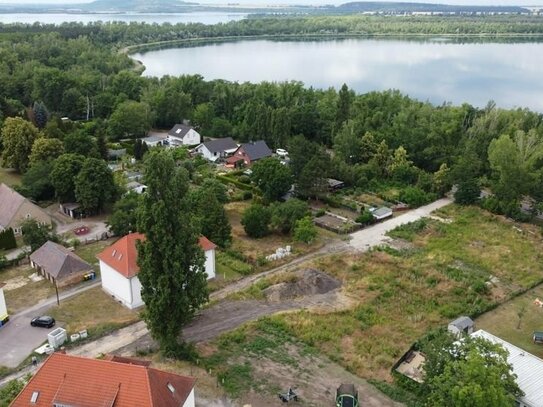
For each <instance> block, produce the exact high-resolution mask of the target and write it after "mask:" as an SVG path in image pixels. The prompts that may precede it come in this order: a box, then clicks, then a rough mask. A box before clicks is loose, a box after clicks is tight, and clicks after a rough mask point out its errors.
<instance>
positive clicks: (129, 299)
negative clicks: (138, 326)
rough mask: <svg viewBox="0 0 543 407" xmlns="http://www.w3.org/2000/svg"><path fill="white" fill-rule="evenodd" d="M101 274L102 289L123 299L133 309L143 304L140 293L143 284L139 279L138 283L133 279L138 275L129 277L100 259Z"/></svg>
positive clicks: (118, 298)
mask: <svg viewBox="0 0 543 407" xmlns="http://www.w3.org/2000/svg"><path fill="white" fill-rule="evenodd" d="M100 275H101V277H102V289H103V290H104V291H106V292H107V293H108V294H110V295H113V297H114V298H115V299H116V300H117V301H121V302H122V304H123V305H124V306H125V307H128V308H130V309H132V308H136V307H139V306H140V305H143V302H142V301H141V293H140V290H141V284H140V283H139V281H138V282H137V283H133V282H132V281H131V280H134V279H136V280H137V277H133V278H132V279H128V278H126V277H124V276H122V275H121V274H119V273H118V272H117V271H115V270H114V269H113V268H112V267H110V266H108V265H107V264H106V263H104V262H103V261H102V260H100ZM134 290H137V294H138V297H136V296H134Z"/></svg>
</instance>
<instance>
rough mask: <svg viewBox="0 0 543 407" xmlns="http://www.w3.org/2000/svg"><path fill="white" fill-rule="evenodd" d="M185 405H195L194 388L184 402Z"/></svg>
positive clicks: (189, 406)
mask: <svg viewBox="0 0 543 407" xmlns="http://www.w3.org/2000/svg"><path fill="white" fill-rule="evenodd" d="M183 407H194V389H192V391H191V392H190V394H189V396H188V397H187V400H185V402H184V403H183Z"/></svg>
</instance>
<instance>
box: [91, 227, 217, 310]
mask: <svg viewBox="0 0 543 407" xmlns="http://www.w3.org/2000/svg"><path fill="white" fill-rule="evenodd" d="M138 240H145V236H144V235H143V234H141V233H130V234H129V235H126V236H124V237H123V238H121V239H119V240H117V241H116V242H115V243H113V244H112V245H111V246H109V247H107V248H106V249H104V250H103V251H102V252H101V253H100V254H98V256H97V257H98V260H99V261H100V274H101V277H102V289H103V290H104V291H105V292H107V293H108V294H110V295H111V296H113V297H114V298H115V299H116V300H117V301H119V302H121V303H122V304H123V305H124V306H125V307H128V308H130V309H134V308H138V307H141V306H142V305H143V304H144V303H143V300H142V298H141V283H140V281H139V279H138V272H139V271H140V269H139V267H138V262H137V258H138V250H137V248H136V242H137V241H138ZM199 245H200V247H201V248H202V250H203V251H204V253H205V256H206V259H205V273H206V274H207V279H208V280H209V279H211V278H214V277H215V249H216V247H217V246H216V245H215V244H214V243H213V242H211V241H210V240H209V239H208V238H206V237H204V236H201V237H200V240H199Z"/></svg>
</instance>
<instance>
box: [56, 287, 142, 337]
mask: <svg viewBox="0 0 543 407" xmlns="http://www.w3.org/2000/svg"><path fill="white" fill-rule="evenodd" d="M49 313H50V315H51V316H53V317H54V318H55V319H56V320H57V321H59V322H60V323H62V324H64V326H65V328H66V330H67V331H68V332H70V333H73V332H78V331H81V330H83V329H87V330H88V331H89V336H100V335H103V334H104V333H105V332H108V331H111V330H114V329H117V328H120V327H121V326H125V325H129V324H131V323H134V322H136V321H138V320H139V319H140V317H139V313H138V311H133V310H129V309H128V308H125V307H123V306H122V305H120V304H119V303H118V302H116V301H114V300H113V299H112V298H111V297H110V296H109V295H107V294H106V293H105V292H103V291H102V289H101V288H100V287H96V288H92V289H90V290H87V291H85V292H83V293H81V294H79V295H77V296H76V297H73V298H71V299H69V300H66V301H62V302H61V303H60V306H58V307H57V306H55V307H54V308H51V309H50V310H49Z"/></svg>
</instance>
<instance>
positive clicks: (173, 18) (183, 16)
mask: <svg viewBox="0 0 543 407" xmlns="http://www.w3.org/2000/svg"><path fill="white" fill-rule="evenodd" d="M245 17H247V14H245V13H224V12H197V13H175V14H158V13H156V14H155V13H149V14H140V13H122V14H120V13H119V14H116V13H112V14H106V13H99V14H68V13H59V14H53V13H43V14H27V13H21V14H9V13H6V14H0V23H5V24H10V23H27V24H33V23H35V22H39V23H43V24H62V23H69V22H82V23H90V22H93V21H104V22H106V21H124V22H127V23H129V22H132V21H134V22H138V23H149V24H153V23H156V24H162V23H171V24H176V23H203V24H218V23H227V22H228V21H238V20H242V19H244V18H245Z"/></svg>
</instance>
